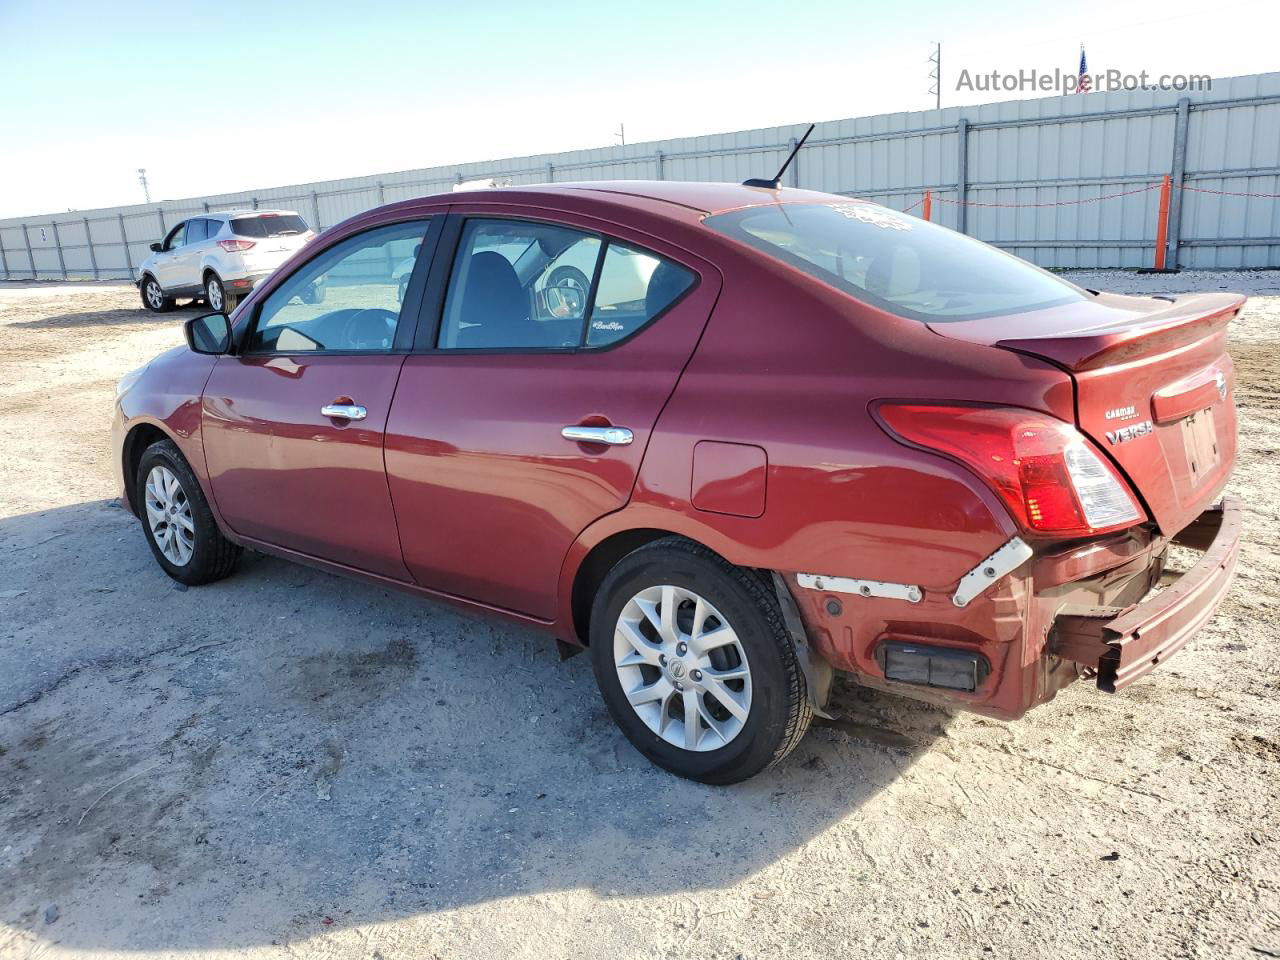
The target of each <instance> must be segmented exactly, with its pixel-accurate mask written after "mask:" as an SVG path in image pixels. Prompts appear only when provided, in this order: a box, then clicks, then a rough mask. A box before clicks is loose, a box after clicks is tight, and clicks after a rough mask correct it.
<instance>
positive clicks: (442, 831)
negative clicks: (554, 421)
mask: <svg viewBox="0 0 1280 960" xmlns="http://www.w3.org/2000/svg"><path fill="white" fill-rule="evenodd" d="M0 555H3V556H4V557H5V558H6V565H7V566H8V567H9V568H10V569H11V570H12V571H13V576H12V577H11V578H10V580H9V581H8V582H7V583H6V588H7V589H6V591H5V592H4V593H3V594H0V614H3V619H4V621H5V623H6V626H5V627H3V628H0V662H4V663H6V664H13V665H14V667H15V669H14V670H13V671H11V672H10V673H9V675H8V676H3V677H0V836H3V838H4V840H3V843H4V844H5V845H7V846H6V850H5V854H4V857H3V859H0V933H2V932H3V929H4V927H5V926H7V927H8V928H9V930H10V931H11V936H21V937H23V938H25V939H27V940H30V941H36V942H56V943H60V944H62V945H63V946H64V947H68V946H69V947H72V948H75V949H90V948H92V949H95V950H179V949H196V948H208V947H238V946H247V945H255V944H268V943H288V942H293V941H299V940H305V939H307V938H308V937H311V936H314V935H316V934H318V933H320V932H322V931H325V930H329V929H332V928H333V925H334V924H337V925H341V926H354V925H361V924H368V923H373V922H378V921H383V920H389V919H396V918H401V917H406V916H412V915H418V914H429V913H433V912H437V911H440V910H443V909H448V908H454V907H459V906H466V905H472V904H482V903H486V902H490V901H493V900H496V899H506V898H512V897H531V896H535V895H537V894H540V893H545V892H549V891H561V890H573V889H585V890H590V891H592V892H593V893H594V894H596V895H597V896H599V897H603V898H608V897H614V896H620V897H627V896H645V895H654V894H669V893H678V892H682V891H696V890H703V889H714V888H723V887H726V886H729V885H733V884H735V883H737V882H739V881H742V880H744V879H746V878H749V877H750V876H751V875H752V874H753V873H755V872H757V871H759V870H760V869H762V868H763V867H765V866H768V865H769V864H772V863H774V862H775V861H777V860H778V859H779V858H781V857H784V856H786V855H788V854H789V853H791V852H793V851H795V850H797V849H798V848H799V847H801V846H803V845H805V844H807V843H808V842H809V841H811V840H813V839H814V838H816V837H818V836H819V835H821V834H822V833H823V832H824V831H825V830H826V829H827V828H828V827H830V826H831V825H832V824H833V823H836V822H838V821H843V820H845V819H846V818H850V817H857V815H858V811H859V809H860V807H861V806H862V805H863V804H864V803H865V802H866V801H867V800H868V799H869V798H870V797H872V796H874V795H875V794H876V793H877V792H878V791H880V790H882V789H883V788H885V787H886V786H888V785H889V784H891V783H892V782H893V781H894V779H895V778H897V777H899V776H900V775H902V774H903V773H904V771H906V770H907V769H908V768H909V766H910V765H911V764H912V762H913V761H914V759H915V758H917V757H918V756H920V755H921V754H922V753H923V752H924V751H926V750H927V749H928V748H929V746H930V744H931V743H932V742H933V741H934V740H935V739H936V738H937V737H939V736H942V735H944V734H945V730H946V727H947V724H948V723H949V720H950V718H949V716H948V714H946V713H945V712H943V711H940V710H937V709H935V708H931V707H928V706H925V705H922V704H918V703H915V702H913V701H908V700H905V699H901V698H897V697H892V696H886V695H884V694H872V693H870V692H869V691H863V690H859V689H851V688H847V687H842V688H841V690H840V694H839V697H838V700H839V704H838V705H839V708H840V709H841V710H842V712H843V713H844V714H845V719H844V720H843V721H842V724H843V726H840V725H837V726H835V727H831V726H827V727H821V728H817V729H814V730H812V731H811V732H810V734H809V736H808V737H807V738H806V739H805V740H804V741H803V743H802V744H801V745H800V746H799V747H798V748H797V750H796V751H795V752H794V753H793V754H792V756H791V757H790V758H788V759H787V760H786V761H785V762H784V763H782V764H781V765H780V766H778V767H777V768H775V769H773V770H771V771H768V772H767V773H765V774H763V775H761V776H759V777H757V778H756V779H754V780H752V781H750V782H748V783H745V784H741V785H738V786H734V787H728V788H716V787H708V786H704V785H701V784H696V783H690V782H686V781H683V780H680V779H677V778H675V777H672V776H670V775H668V774H666V773H664V772H662V771H660V770H658V769H656V768H654V767H652V766H650V765H649V764H648V763H647V762H646V761H645V760H644V759H643V758H642V757H640V755H639V754H637V753H636V752H635V751H634V750H633V749H632V748H631V746H630V745H629V744H628V743H627V742H626V741H625V739H624V738H623V737H622V736H621V734H620V733H618V731H617V730H616V729H615V728H614V726H613V724H612V723H611V721H610V720H609V718H608V716H607V714H606V712H605V710H604V708H603V705H602V704H601V702H600V698H599V696H598V694H597V692H596V690H595V686H594V682H593V679H592V676H591V670H590V665H589V663H588V658H587V657H586V656H580V657H575V658H573V659H570V660H568V661H566V662H563V663H561V662H560V661H559V660H558V657H557V656H556V652H555V648H554V645H553V644H552V643H551V642H549V640H548V639H546V638H545V637H544V636H542V635H540V634H534V633H532V632H530V631H527V630H523V629H520V628H516V627H512V626H510V625H508V624H504V623H499V622H491V621H485V620H479V619H474V618H472V617H470V616H469V615H464V614H461V613H458V612H454V611H453V610H451V609H450V608H447V607H445V606H442V605H438V604H434V603H431V602H427V601H423V600H421V599H417V598H414V597H409V596H405V595H402V594H399V593H397V592H394V591H388V590H384V589H380V588H377V587H373V586H368V585H364V584H358V583H353V582H349V581H345V580H342V579H338V578H335V577H332V576H329V575H326V574H323V573H319V572H315V571H312V570H309V569H306V568H303V567H299V566H295V565H291V564H288V563H285V562H283V561H279V560H275V559H271V558H266V557H261V556H257V555H246V557H245V559H244V562H243V563H242V565H241V567H240V569H239V570H238V572H237V573H236V574H235V575H233V576H232V577H231V578H229V579H227V580H225V581H222V582H221V583H218V584H214V585H211V586H207V587H203V588H192V589H189V590H187V589H179V588H177V587H176V586H175V585H174V584H173V583H172V581H170V580H168V579H167V578H166V577H165V576H164V575H163V574H162V573H161V571H160V570H159V568H158V567H157V566H156V564H155V563H154V561H153V559H152V557H151V556H150V553H149V551H148V549H147V547H146V546H145V544H144V542H143V539H142V536H141V532H140V530H139V529H138V526H137V522H136V521H135V520H134V519H133V518H132V517H131V516H129V515H128V514H127V513H126V512H125V511H124V510H122V509H120V508H119V507H118V506H115V505H113V504H112V503H110V502H107V501H102V502H97V503H82V504H76V505H73V506H68V507H64V508H60V509H54V510H49V511H46V512H43V513H39V514H30V515H25V516H18V517H10V518H8V519H3V520H0ZM850 733H853V734H855V736H852V737H851V736H850ZM844 836H845V837H848V836H849V833H848V832H845V833H844ZM845 846H847V844H846V845H845ZM832 855H833V856H835V857H836V860H835V861H833V862H832V867H833V869H839V870H841V871H843V872H852V873H854V874H857V873H859V872H863V873H866V874H868V875H869V876H873V875H874V873H875V865H874V863H875V862H874V861H873V860H871V859H870V858H869V857H867V855H866V854H865V853H863V854H860V853H859V851H858V850H857V849H856V847H855V848H849V849H843V848H842V849H841V850H839V851H836V852H834V853H833V854H832ZM51 918H52V919H51ZM2 939H3V938H2V937H0V940H2ZM0 946H3V944H2V943H0Z"/></svg>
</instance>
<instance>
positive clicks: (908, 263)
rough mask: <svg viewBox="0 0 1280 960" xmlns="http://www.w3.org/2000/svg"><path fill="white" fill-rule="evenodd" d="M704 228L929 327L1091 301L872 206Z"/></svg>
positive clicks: (969, 242)
mask: <svg viewBox="0 0 1280 960" xmlns="http://www.w3.org/2000/svg"><path fill="white" fill-rule="evenodd" d="M703 222H704V223H705V224H706V225H707V226H709V227H711V228H712V229H714V230H718V231H720V232H721V233H723V234H725V235H727V236H729V237H732V238H734V239H735V240H738V241H741V242H742V243H745V244H747V245H749V246H752V247H755V248H756V249H757V250H760V251H762V252H764V253H767V254H769V255H770V256H772V257H776V258H777V259H779V260H782V261H783V262H784V263H788V264H790V265H791V266H793V267H796V268H797V269H799V270H803V271H804V272H805V273H808V274H810V275H811V276H813V277H816V278H817V279H819V280H821V281H822V282H823V283H826V284H829V285H830V286H832V287H835V288H836V289H838V290H842V291H844V292H845V293H847V294H849V295H850V296H852V297H856V298H857V299H859V300H863V301H865V302H867V303H870V304H872V305H873V306H876V307H879V308H881V309H883V310H887V311H888V312H890V313H896V314H897V315H898V316H901V317H908V318H910V319H914V320H921V321H925V322H928V323H937V322H940V321H949V320H974V319H977V318H979V317H991V316H999V315H1001V314H1010V313H1022V312H1024V311H1028V310H1040V309H1043V308H1045V307H1053V306H1058V305H1059V304H1064V303H1071V302H1073V301H1079V300H1084V299H1085V298H1086V297H1085V294H1084V292H1083V291H1082V290H1080V288H1078V287H1076V286H1073V285H1072V284H1069V283H1067V282H1066V281H1064V280H1060V279H1058V278H1057V277H1055V276H1054V275H1053V274H1051V273H1049V272H1047V271H1045V270H1041V269H1040V268H1039V267H1036V266H1032V265H1031V264H1029V263H1027V262H1026V261H1025V260H1021V259H1019V258H1018V257H1015V256H1012V255H1010V254H1007V253H1004V252H1003V251H1001V250H997V249H996V248H995V247H992V246H989V245H987V244H985V243H982V242H981V241H980V240H975V239H973V238H972V237H967V236H965V235H964V234H961V233H956V232H955V231H954V230H947V229H946V228H945V227H940V226H938V225H937V224H934V223H929V222H928V221H926V220H918V219H916V218H915V217H911V216H907V215H905V214H901V213H898V212H896V211H894V210H888V209H886V208H884V207H881V206H878V205H876V204H873V203H852V202H851V203H821V204H819V203H812V204H810V203H787V204H775V205H771V206H762V207H749V208H747V209H745V210H736V211H734V212H732V213H725V214H720V215H719V216H714V217H708V218H707V219H706V220H705V221H703Z"/></svg>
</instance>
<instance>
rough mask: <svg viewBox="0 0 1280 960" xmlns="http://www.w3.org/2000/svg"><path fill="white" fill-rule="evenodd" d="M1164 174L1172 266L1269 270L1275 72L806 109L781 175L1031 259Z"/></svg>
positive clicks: (519, 179) (783, 149)
mask: <svg viewBox="0 0 1280 960" xmlns="http://www.w3.org/2000/svg"><path fill="white" fill-rule="evenodd" d="M804 126H805V125H804V124H797V125H796V126H794V127H770V128H763V129H758V130H747V131H742V132H739V133H728V134H712V135H708V136H703V137H690V138H685V139H679V140H664V141H659V142H653V143H640V144H628V145H626V146H619V147H609V148H601V149H597V150H580V151H574V152H569V153H559V154H544V155H541V156H534V157H519V158H514V159H507V160H498V161H492V162H485V163H467V164H461V165H458V166H450V167H432V168H426V169H422V170H409V171H404V172H400V173H389V174H383V175H371V176H368V177H357V178H353V179H348V180H333V181H327V182H324V183H313V184H305V185H297V186H288V187H272V188H267V189H262V190H257V191H250V192H248V193H238V194H222V195H218V196H209V197H198V198H193V199H187V200H170V201H163V202H160V203H155V204H151V205H142V204H139V205H135V206H127V207H116V208H110V209H101V210H88V211H76V212H74V213H67V214H56V215H49V216H40V217H26V218H16V219H11V220H0V273H2V274H3V276H4V278H6V279H30V278H33V277H34V278H38V279H61V278H73V277H85V278H87V277H93V278H113V277H114V278H119V277H131V276H132V275H133V273H134V270H135V268H136V267H137V265H138V264H140V263H141V262H142V261H143V260H144V259H145V258H146V257H147V255H148V252H149V251H148V249H147V248H148V245H149V244H150V243H152V242H153V241H155V240H158V239H160V238H161V237H162V236H163V235H164V234H165V232H166V230H167V229H168V228H169V227H171V226H173V225H174V224H175V223H177V222H178V221H179V220H181V219H184V218H186V217H188V216H191V215H193V214H198V213H201V212H203V211H208V210H217V209H226V208H230V207H240V206H244V207H249V206H253V207H257V206H263V207H268V206H269V207H285V208H290V209H295V210H297V211H298V212H299V213H301V214H302V215H303V216H304V217H306V218H307V220H308V221H310V222H312V223H313V224H315V225H318V226H319V227H326V226H330V225H332V224H334V223H337V222H338V221H340V220H344V219H346V218H347V217H350V216H352V215H354V214H356V213H359V212H360V211H362V210H366V209H369V208H370V207H374V206H378V205H379V204H383V203H389V202H391V201H394V200H402V199H406V198H409V197H415V196H421V195H424V194H428V193H437V192H441V191H446V190H449V189H450V188H451V187H452V186H453V185H454V184H457V183H461V182H464V181H472V180H477V179H489V178H493V179H495V180H497V181H498V182H500V183H503V184H511V185H516V184H528V183H546V182H548V181H564V180H579V181H580V180H606V179H607V180H619V179H622V180H626V179H647V180H653V179H656V180H727V181H740V180H743V179H746V178H747V177H751V176H769V175H771V174H772V173H773V172H774V171H775V170H776V169H777V167H778V166H779V165H780V164H781V163H782V160H783V159H784V158H785V156H786V154H787V153H788V152H789V151H790V149H791V146H792V145H793V144H794V143H795V138H796V136H798V135H799V134H800V133H801V132H802V131H803V130H804ZM1166 174H1168V175H1169V176H1170V177H1171V178H1172V183H1173V190H1172V198H1171V209H1170V216H1169V259H1168V262H1169V264H1171V265H1172V264H1177V265H1179V266H1182V267H1192V268H1213V267H1226V268H1230V267H1278V266H1280V73H1269V74H1259V75H1255V76H1246V77H1232V78H1229V79H1223V80H1218V81H1216V82H1215V83H1214V84H1213V89H1212V90H1211V91H1195V92H1189V93H1179V92H1176V91H1152V90H1140V91H1125V92H1112V93H1093V94H1079V95H1072V96H1064V97H1048V98H1044V99H1038V100H1014V101H1008V102H1005V103H993V104H984V105H981V106H977V107H952V108H948V109H944V110H927V111H922V112H918V113H895V114H884V115H881V116H874V117H860V118H855V119H850V120H832V121H827V122H823V123H819V124H818V127H817V129H816V130H815V131H814V133H813V136H812V137H810V139H809V142H808V144H807V145H806V146H805V149H804V150H803V151H802V152H801V154H800V156H799V157H798V158H797V161H796V163H795V164H794V165H793V166H792V168H791V170H790V171H789V172H788V177H787V182H788V184H789V185H791V186H802V187H806V188H811V189H816V190H825V191H828V192H831V193H842V194H848V195H852V196H859V197H865V198H868V199H872V200H876V201H879V202H881V203H884V204H886V205H888V206H891V207H895V208H897V209H914V210H915V212H917V213H919V209H918V208H919V205H920V200H921V198H922V196H923V193H924V191H926V190H928V191H930V193H931V196H932V200H933V202H932V209H933V219H934V220H937V221H939V222H941V223H943V224H945V225H946V226H950V227H954V228H956V229H959V230H962V231H964V232H966V233H969V234H972V235H973V236H976V237H979V238H980V239H983V240H986V241H988V242H991V243H995V244H997V245H998V246H1001V247H1003V248H1005V249H1008V250H1010V251H1012V252H1014V253H1016V254H1018V255H1019V256H1022V257H1026V258H1027V259H1029V260H1032V261H1034V262H1036V263H1039V264H1041V265H1042V266H1046V267H1052V268H1071V267H1143V266H1150V265H1151V263H1152V247H1153V242H1154V237H1155V232H1156V218H1157V205H1158V200H1159V190H1158V189H1156V188H1157V187H1158V185H1159V182H1160V180H1161V178H1162V177H1163V176H1164V175H1166Z"/></svg>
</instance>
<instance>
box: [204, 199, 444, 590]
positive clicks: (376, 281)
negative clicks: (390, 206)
mask: <svg viewBox="0 0 1280 960" xmlns="http://www.w3.org/2000/svg"><path fill="white" fill-rule="evenodd" d="M431 239H432V238H431V237H429V236H428V222H427V221H426V220H414V221H409V222H405V223H396V224H391V225H387V226H381V227H375V228H373V229H370V230H367V231H364V232H361V233H358V234H356V235H354V236H352V237H349V238H347V239H345V240H343V241H341V242H339V243H337V244H335V245H334V246H332V247H330V248H328V249H326V250H324V251H322V252H320V253H319V254H318V255H317V256H315V257H314V258H312V259H311V260H309V261H308V262H306V263H304V264H303V265H302V266H300V267H298V268H297V269H296V270H294V271H293V273H292V274H290V276H288V277H286V278H285V279H284V280H283V281H282V282H281V283H280V284H279V285H278V286H276V287H275V289H274V290H273V291H272V292H271V293H270V294H269V295H267V296H266V297H265V298H264V299H263V300H262V301H261V302H260V303H259V304H258V305H257V306H256V307H255V316H254V317H252V318H250V324H251V326H250V328H249V330H248V331H247V332H246V335H245V337H244V341H243V344H242V347H241V349H240V351H239V353H238V354H237V355H236V356H231V357H222V358H220V359H219V360H218V363H217V365H216V366H215V367H214V370H213V373H212V375H211V376H210V378H209V382H208V384H207V385H206V387H205V391H204V397H203V433H204V448H205V458H206V461H207V463H208V467H209V475H210V479H211V484H212V487H213V493H214V497H215V499H216V500H217V504H218V509H219V511H220V512H221V514H222V516H223V519H224V520H225V521H226V523H227V524H228V525H229V526H230V527H231V529H232V530H234V531H235V532H236V533H238V534H240V535H242V536H245V537H250V538H253V539H255V540H260V541H262V542H264V543H267V544H271V545H273V546H277V547H283V548H285V549H288V550H293V551H296V552H298V553H301V554H305V555H307V556H312V557H319V558H321V559H324V560H329V561H332V562H335V563H340V564H344V565H346V566H349V567H353V568H355V569H358V570H363V571H367V572H370V573H375V574H379V575H382V576H386V577H391V578H394V579H398V580H406V581H407V580H408V579H409V574H408V571H407V570H406V569H405V566H404V563H403V561H402V559H401V555H400V542H399V537H398V535H397V531H396V522H395V515H394V513H393V511H392V507H391V497H390V494H389V492H388V490H387V478H386V472H385V470H384V467H383V461H382V444H383V437H384V433H385V430H386V424H387V414H388V412H389V410H390V408H391V398H392V395H393V394H394V393H395V389H396V380H397V378H398V376H399V374H400V367H401V365H402V364H403V363H404V358H405V355H406V353H407V352H408V349H409V347H410V345H411V344H412V341H413V332H414V331H413V329H412V327H413V321H414V320H415V319H416V315H417V307H418V304H419V303H420V301H421V294H420V290H421V285H422V283H424V282H425V273H426V267H427V262H428V261H429V260H430V250H431ZM418 251H421V253H418ZM407 257H416V258H417V265H416V267H415V273H414V275H415V277H418V276H421V279H420V280H418V281H417V284H416V285H415V283H414V282H411V283H410V285H409V296H408V297H407V298H406V299H405V301H404V302H403V303H402V302H401V301H400V300H399V298H398V297H397V295H396V294H397V284H396V281H395V279H394V278H393V277H392V268H393V266H394V264H396V263H399V262H401V261H403V260H404V259H405V258H407ZM320 280H322V281H323V282H324V284H325V285H326V288H327V291H328V296H327V297H326V298H325V300H324V302H323V303H316V302H314V298H313V297H309V296H308V294H307V292H308V291H309V290H310V289H312V287H313V285H314V284H315V283H316V282H317V281H320ZM308 301H310V302H308Z"/></svg>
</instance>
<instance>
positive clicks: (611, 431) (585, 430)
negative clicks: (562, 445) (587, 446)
mask: <svg viewBox="0 0 1280 960" xmlns="http://www.w3.org/2000/svg"><path fill="white" fill-rule="evenodd" d="M560 436H562V437H564V438H565V439H566V440H574V441H576V442H577V443H607V444H608V445H609V446H611V447H625V446H626V445H627V444H629V443H630V442H631V441H632V440H634V439H635V434H633V433H632V432H631V431H630V430H629V429H627V428H626V427H579V426H572V427H565V428H564V429H563V430H561V431H560Z"/></svg>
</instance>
